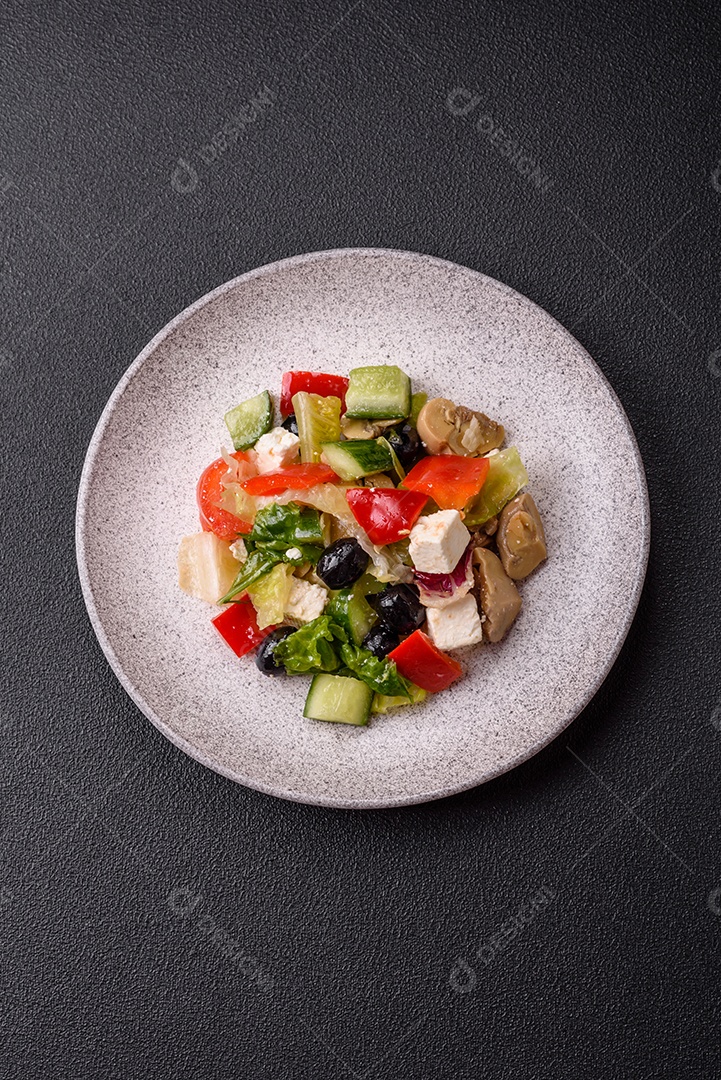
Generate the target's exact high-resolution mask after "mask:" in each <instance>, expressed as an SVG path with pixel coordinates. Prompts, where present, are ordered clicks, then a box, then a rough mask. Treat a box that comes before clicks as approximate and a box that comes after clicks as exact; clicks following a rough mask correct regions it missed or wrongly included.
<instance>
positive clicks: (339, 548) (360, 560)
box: [315, 537, 368, 589]
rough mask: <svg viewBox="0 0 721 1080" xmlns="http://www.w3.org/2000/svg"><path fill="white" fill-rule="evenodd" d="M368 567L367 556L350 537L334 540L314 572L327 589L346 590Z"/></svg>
mask: <svg viewBox="0 0 721 1080" xmlns="http://www.w3.org/2000/svg"><path fill="white" fill-rule="evenodd" d="M367 566H368V554H367V552H365V551H364V550H363V548H362V547H361V546H360V544H359V543H358V541H357V540H354V539H353V538H352V537H350V538H348V539H343V540H336V541H335V543H333V544H331V545H330V547H327V548H326V549H325V551H324V552H323V554H322V555H321V557H320V558H319V559H318V565H317V566H316V568H315V572H316V574H317V575H318V577H319V578H321V579H322V580H323V581H324V582H325V583H326V585H327V586H328V588H329V589H347V588H348V586H349V585H352V584H353V582H354V581H357V580H358V578H359V577H360V576H361V574H363V573H365V569H366V567H367Z"/></svg>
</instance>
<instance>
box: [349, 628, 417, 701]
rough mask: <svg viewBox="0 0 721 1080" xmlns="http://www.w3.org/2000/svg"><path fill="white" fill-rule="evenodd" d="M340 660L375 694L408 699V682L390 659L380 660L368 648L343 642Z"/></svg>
mask: <svg viewBox="0 0 721 1080" xmlns="http://www.w3.org/2000/svg"><path fill="white" fill-rule="evenodd" d="M340 655H341V660H342V661H343V663H344V664H345V666H346V667H347V668H348V669H349V670H350V671H352V672H353V674H354V675H355V676H356V678H358V679H361V680H362V681H363V682H364V683H367V684H368V686H370V687H372V688H373V690H375V692H376V694H383V695H385V696H386V697H400V698H403V699H404V700H409V699H410V694H409V687H410V685H411V684H410V683H409V682H408V680H407V679H404V678H403V676H402V675H399V674H398V668H397V667H396V665H395V664H394V663H393V661H392V660H381V659H380V657H378V656H374V655H373V653H372V652H369V651H368V649H362V648H360V647H359V646H358V645H351V644H350V643H349V642H345V643H344V644H342V645H341V647H340Z"/></svg>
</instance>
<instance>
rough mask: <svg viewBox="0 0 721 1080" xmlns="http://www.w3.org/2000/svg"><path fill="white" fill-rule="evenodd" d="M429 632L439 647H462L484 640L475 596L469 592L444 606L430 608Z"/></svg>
mask: <svg viewBox="0 0 721 1080" xmlns="http://www.w3.org/2000/svg"><path fill="white" fill-rule="evenodd" d="M426 614H427V616H428V632H429V634H430V636H431V638H432V639H433V641H434V643H435V644H436V645H437V646H438V648H439V649H462V648H464V647H465V646H466V645H477V644H478V642H479V641H482V640H483V628H482V626H481V617H480V615H479V614H478V606H477V604H476V598H475V596H472V595H471V594H468V595H467V596H463V597H461V599H460V600H455V601H454V602H453V603H452V604H448V606H447V607H444V608H428V611H427V612H426Z"/></svg>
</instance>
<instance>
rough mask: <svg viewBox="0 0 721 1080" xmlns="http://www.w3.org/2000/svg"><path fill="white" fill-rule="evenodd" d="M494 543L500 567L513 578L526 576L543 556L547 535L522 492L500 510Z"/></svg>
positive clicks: (535, 511)
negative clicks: (501, 564)
mask: <svg viewBox="0 0 721 1080" xmlns="http://www.w3.org/2000/svg"><path fill="white" fill-rule="evenodd" d="M496 546H497V548H498V554H499V555H500V556H501V562H502V563H503V569H504V570H505V571H506V573H507V574H508V576H509V577H510V578H513V580H514V581H520V580H521V579H522V578H525V577H528V575H529V574H530V573H531V571H532V570H535V569H536V567H537V566H538V564H539V563H541V562H543V560H544V559H545V558H546V537H545V534H544V532H543V523H542V522H541V515H540V514H539V513H538V508H537V506H536V504H535V503H534V501H533V499H532V498H531V496H530V495H529V494H528V492H527V491H525V492H524V493H523V494H522V495H516V497H515V499H511V501H510V502H509V503H507V504H506V506H504V507H503V510H501V515H500V517H499V519H498V532H497V533H496Z"/></svg>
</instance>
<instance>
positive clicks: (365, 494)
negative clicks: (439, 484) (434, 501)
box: [345, 488, 428, 547]
mask: <svg viewBox="0 0 721 1080" xmlns="http://www.w3.org/2000/svg"><path fill="white" fill-rule="evenodd" d="M345 497H346V499H347V500H348V505H349V506H350V508H351V510H352V511H353V517H354V518H355V519H356V521H357V522H358V524H359V525H362V526H363V528H364V529H365V531H366V532H367V533H368V538H369V540H370V541H371V543H372V544H377V545H378V546H379V547H380V546H381V545H382V544H394V543H395V542H396V540H403V539H405V537H407V536H408V534H409V533H410V531H411V529H412V528H413V526H414V525H415V523H416V521H417V520H418V517H419V515H420V512H421V510H422V509H423V507H424V506H425V505H426V503H427V502H428V496H427V495H424V494H423V493H422V492H420V491H403V490H402V489H401V488H349V489H348V491H346V493H345Z"/></svg>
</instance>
